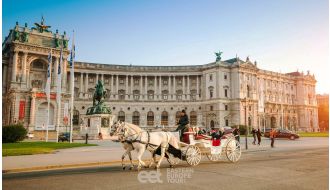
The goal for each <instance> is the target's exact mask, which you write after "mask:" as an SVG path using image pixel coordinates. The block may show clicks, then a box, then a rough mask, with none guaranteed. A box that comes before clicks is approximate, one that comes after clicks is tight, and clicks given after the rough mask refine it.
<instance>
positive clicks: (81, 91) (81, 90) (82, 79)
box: [79, 73, 84, 98]
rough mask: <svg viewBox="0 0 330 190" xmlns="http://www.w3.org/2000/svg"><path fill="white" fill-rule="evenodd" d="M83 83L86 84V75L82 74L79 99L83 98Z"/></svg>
mask: <svg viewBox="0 0 330 190" xmlns="http://www.w3.org/2000/svg"><path fill="white" fill-rule="evenodd" d="M83 82H84V74H83V73H80V88H79V97H80V98H81V95H82V93H83V92H84V91H83V85H84V84H83Z"/></svg>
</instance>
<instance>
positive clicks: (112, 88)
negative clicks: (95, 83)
mask: <svg viewBox="0 0 330 190" xmlns="http://www.w3.org/2000/svg"><path fill="white" fill-rule="evenodd" d="M110 82H111V84H110V89H111V92H112V94H114V91H115V88H114V86H113V75H111V80H110Z"/></svg>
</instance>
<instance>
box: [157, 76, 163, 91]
mask: <svg viewBox="0 0 330 190" xmlns="http://www.w3.org/2000/svg"><path fill="white" fill-rule="evenodd" d="M158 91H159V95H161V94H162V76H159V89H158Z"/></svg>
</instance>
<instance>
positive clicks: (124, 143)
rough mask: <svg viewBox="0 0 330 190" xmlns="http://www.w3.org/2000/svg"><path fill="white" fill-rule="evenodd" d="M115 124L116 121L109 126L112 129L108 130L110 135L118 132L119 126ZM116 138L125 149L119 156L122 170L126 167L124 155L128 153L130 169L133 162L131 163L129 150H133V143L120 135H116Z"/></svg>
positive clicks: (132, 166)
mask: <svg viewBox="0 0 330 190" xmlns="http://www.w3.org/2000/svg"><path fill="white" fill-rule="evenodd" d="M117 124H119V122H116V123H114V125H112V126H111V129H112V130H111V132H110V136H114V135H118V134H117V133H118V132H119V131H118V129H119V128H118V126H117ZM118 140H119V141H120V143H121V144H122V146H123V148H124V149H125V152H124V154H123V155H122V156H121V165H122V168H123V170H125V168H126V166H125V164H124V160H125V157H126V156H127V155H128V157H129V160H130V162H131V165H130V167H129V169H130V170H132V169H133V168H134V164H133V161H132V154H131V152H132V151H133V150H134V147H133V145H132V143H131V142H128V141H125V140H124V139H123V137H122V136H121V135H120V136H118Z"/></svg>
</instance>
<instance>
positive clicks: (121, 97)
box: [118, 90, 125, 100]
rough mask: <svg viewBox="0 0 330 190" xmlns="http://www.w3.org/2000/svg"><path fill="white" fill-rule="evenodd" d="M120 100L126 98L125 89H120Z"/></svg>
mask: <svg viewBox="0 0 330 190" xmlns="http://www.w3.org/2000/svg"><path fill="white" fill-rule="evenodd" d="M118 95H119V100H125V90H118Z"/></svg>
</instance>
